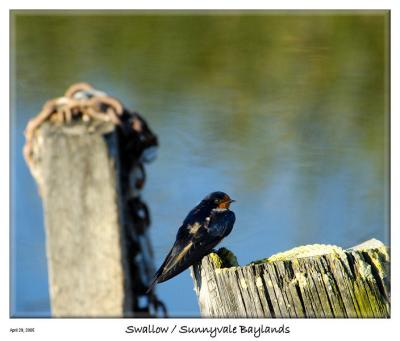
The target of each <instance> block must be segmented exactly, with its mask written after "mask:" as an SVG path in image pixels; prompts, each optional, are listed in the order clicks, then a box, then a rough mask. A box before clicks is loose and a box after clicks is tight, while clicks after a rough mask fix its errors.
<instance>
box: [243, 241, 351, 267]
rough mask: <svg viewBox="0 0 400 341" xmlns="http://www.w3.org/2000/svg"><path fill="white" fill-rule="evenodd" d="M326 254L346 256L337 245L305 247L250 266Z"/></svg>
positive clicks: (278, 254) (258, 261) (255, 262)
mask: <svg viewBox="0 0 400 341" xmlns="http://www.w3.org/2000/svg"><path fill="white" fill-rule="evenodd" d="M325 254H337V255H338V256H341V255H343V254H344V251H343V249H342V248H341V247H339V246H336V245H325V244H312V245H304V246H298V247H295V248H293V249H291V250H288V251H284V252H279V253H276V254H275V255H272V256H270V257H268V258H263V259H260V260H257V261H254V262H251V263H250V264H262V263H272V262H276V261H293V260H295V259H298V258H304V257H315V256H322V255H325Z"/></svg>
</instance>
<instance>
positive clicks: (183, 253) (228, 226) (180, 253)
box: [149, 210, 235, 290]
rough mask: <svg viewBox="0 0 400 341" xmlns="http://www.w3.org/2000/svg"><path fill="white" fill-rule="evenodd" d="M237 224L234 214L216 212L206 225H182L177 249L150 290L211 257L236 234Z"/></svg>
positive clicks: (173, 250) (171, 253)
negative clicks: (226, 240)
mask: <svg viewBox="0 0 400 341" xmlns="http://www.w3.org/2000/svg"><path fill="white" fill-rule="evenodd" d="M234 223H235V214H234V213H233V212H232V211H229V210H224V211H218V210H215V211H213V212H211V215H210V216H209V217H207V218H206V219H204V222H203V223H200V222H194V223H193V224H184V225H182V226H181V227H180V229H179V231H178V234H177V239H176V241H175V244H174V246H173V247H172V249H171V251H170V252H169V253H168V255H167V257H166V258H165V260H164V262H163V264H162V265H161V267H160V269H159V270H158V271H157V273H156V274H155V277H154V279H153V282H152V283H151V286H150V288H149V290H150V289H151V287H152V286H153V285H154V284H155V283H156V282H158V283H161V282H164V281H166V280H168V279H170V278H172V277H175V276H176V275H178V274H180V273H181V272H182V271H184V270H186V269H187V268H188V267H190V266H191V265H193V264H195V263H196V262H198V261H200V260H201V259H202V258H203V257H204V256H205V255H207V254H209V253H210V252H211V251H212V249H213V248H214V247H215V246H216V245H217V244H218V243H219V242H220V241H221V240H222V239H223V238H224V237H226V236H227V235H228V234H229V233H230V232H231V231H232V228H233V224H234Z"/></svg>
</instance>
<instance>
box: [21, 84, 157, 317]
mask: <svg viewBox="0 0 400 341" xmlns="http://www.w3.org/2000/svg"><path fill="white" fill-rule="evenodd" d="M77 88H80V89H81V90H82V94H81V93H79V95H80V96H81V97H82V96H84V95H85V93H84V92H83V91H86V90H87V91H92V93H91V94H90V98H89V99H90V100H91V101H92V102H93V98H94V97H91V96H92V95H93V94H96V93H97V90H94V89H92V88H91V87H90V86H88V87H86V85H84V87H82V85H81V84H78V85H77ZM78 90H79V89H78ZM75 91H76V89H75ZM98 93H100V92H98ZM101 94H102V95H103V94H104V93H101ZM101 98H104V96H103V97H101ZM83 100H85V97H83ZM105 100H107V98H106V99H105ZM57 101H58V102H56V104H57V103H61V104H64V103H68V101H72V103H73V105H74V106H75V107H72V106H71V107H70V108H68V107H67V108H63V110H64V112H65V111H66V110H70V112H69V120H68V121H63V120H62V119H59V120H58V121H55V120H52V116H51V115H53V114H52V110H53V111H54V115H53V116H55V115H57V114H58V113H59V112H60V110H59V109H57V108H56V109H54V108H53V107H51V108H50V109H49V110H47V111H46V110H45V109H46V106H45V109H44V111H43V112H42V113H41V114H40V115H38V117H39V119H40V122H39V121H38V117H36V118H35V119H33V120H32V121H31V122H30V124H29V125H28V131H27V145H26V147H25V151H24V153H25V157H26V159H27V162H28V165H29V167H30V170H31V172H32V174H33V175H34V177H35V179H36V181H37V183H38V187H39V191H40V194H41V197H42V200H43V207H44V215H45V231H46V248H47V260H48V270H49V288H50V299H51V310H52V315H53V316H63V317H65V316H73V317H87V316H96V317H105V316H114V317H122V316H138V315H139V316H149V314H150V307H149V306H150V305H151V303H150V300H149V298H148V297H146V295H145V290H146V288H147V284H148V282H149V280H150V278H151V275H152V274H153V272H154V267H153V259H152V250H151V243H150V240H149V238H148V234H147V231H146V230H147V225H148V216H147V209H146V207H145V205H144V203H142V202H141V201H140V194H139V193H140V192H139V190H138V188H139V189H140V188H141V187H142V186H143V182H144V179H143V178H141V177H143V174H139V175H138V174H136V173H143V166H142V165H141V164H140V162H139V158H140V157H142V155H141V153H140V152H141V150H139V149H140V148H141V147H139V146H138V143H139V142H138V141H139V138H137V136H136V135H135V134H136V133H137V134H139V133H141V130H140V129H141V128H142V126H143V125H141V124H142V123H141V122H139V123H137V122H136V127H135V128H136V129H137V130H138V131H137V132H135V131H132V125H129V126H128V127H127V128H126V129H128V130H129V129H131V130H130V131H129V132H128V133H126V134H125V133H124V132H123V129H125V128H124V126H122V125H119V124H118V122H120V120H122V118H120V119H113V120H110V119H107V117H106V116H104V118H105V119H103V117H102V116H101V115H103V113H102V112H101V110H100V107H99V108H98V109H96V106H94V108H95V109H96V110H98V112H97V113H96V112H94V111H92V112H91V114H92V116H93V117H91V118H88V117H83V115H82V114H84V113H82V112H79V111H80V110H82V111H83V110H87V108H89V106H88V105H87V104H86V102H84V104H82V102H79V97H78V96H77V97H76V98H73V97H72V96H70V97H69V98H66V97H62V98H60V99H58V100H57ZM113 101H114V102H113V103H117V104H116V105H120V104H119V103H118V102H116V100H113ZM51 103H54V100H53V101H52V102H51ZM105 103H106V102H105ZM101 105H103V103H101ZM47 106H48V105H47ZM104 107H105V108H108V107H106V106H102V108H104ZM57 110H58V111H59V112H57ZM72 110H75V111H72ZM64 112H63V113H64ZM71 112H72V113H74V112H75V116H73V117H71V115H72V114H71ZM43 114H46V115H43ZM120 114H122V111H121V112H120ZM41 115H42V116H41ZM124 115H126V122H127V124H131V121H130V120H131V119H134V120H139V118H138V116H135V117H134V115H136V114H131V113H129V112H125V111H124ZM65 116H67V115H65ZM114 116H115V115H114ZM60 117H61V118H63V116H62V115H61V116H60ZM43 118H46V119H43ZM47 118H48V119H47ZM55 118H57V117H55ZM82 118H83V119H82ZM32 122H33V123H32ZM138 127H139V128H138ZM139 130H140V131H139ZM129 134H130V135H129ZM132 136H133V138H132ZM135 138H136V140H135ZM142 140H145V139H142ZM153 142H154V141H153ZM127 146H128V147H127ZM135 148H136V149H135ZM138 150H139V151H138ZM132 151H134V152H132ZM139 168H140V169H141V171H138V169H139ZM136 182H138V185H137V186H136V184H135V183H136ZM136 187H138V188H136ZM144 211H145V212H144ZM141 298H147V300H146V299H145V300H142V299H141Z"/></svg>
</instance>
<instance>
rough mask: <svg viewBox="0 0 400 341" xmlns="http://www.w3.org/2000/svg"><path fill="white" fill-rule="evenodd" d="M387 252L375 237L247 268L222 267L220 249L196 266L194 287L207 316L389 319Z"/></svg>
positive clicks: (388, 266) (193, 272)
mask: <svg viewBox="0 0 400 341" xmlns="http://www.w3.org/2000/svg"><path fill="white" fill-rule="evenodd" d="M300 249H301V248H300ZM388 251H389V250H388V248H387V247H386V246H384V245H383V244H382V243H381V242H379V241H377V240H370V241H367V242H365V243H363V244H361V245H359V246H356V247H353V248H351V249H348V250H342V249H340V248H338V247H331V246H329V247H328V246H324V245H318V246H316V247H315V248H313V250H312V255H306V256H304V257H303V256H302V255H301V253H299V248H296V251H295V253H293V254H294V255H295V256H290V251H289V253H288V255H286V253H284V254H279V255H278V257H275V258H274V257H271V260H270V261H268V260H266V261H263V262H256V263H257V264H255V263H252V264H249V265H247V266H244V267H239V266H231V267H221V264H224V263H227V264H228V265H229V262H226V261H225V260H224V259H220V260H219V261H217V262H216V261H215V260H216V258H218V257H219V254H220V255H222V253H221V252H219V251H218V252H217V254H215V253H213V254H210V255H208V256H206V257H204V258H203V260H202V261H201V262H200V263H198V264H196V265H195V266H193V267H192V276H193V281H194V289H195V292H196V294H197V296H198V300H199V306H200V311H201V315H202V316H204V317H277V318H279V317H283V318H288V317H289V318H371V317H375V318H388V317H390V276H389V275H390V274H389V268H390V263H389V252H388ZM319 252H320V253H321V254H318V253H319ZM224 254H226V250H224ZM221 257H222V256H221ZM285 257H287V259H285Z"/></svg>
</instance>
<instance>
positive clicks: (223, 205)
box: [218, 201, 231, 208]
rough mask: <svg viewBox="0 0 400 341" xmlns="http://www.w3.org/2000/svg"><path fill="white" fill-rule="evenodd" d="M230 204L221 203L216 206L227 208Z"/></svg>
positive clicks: (227, 202)
mask: <svg viewBox="0 0 400 341" xmlns="http://www.w3.org/2000/svg"><path fill="white" fill-rule="evenodd" d="M230 204H231V203H230V202H229V201H225V202H221V203H220V204H219V205H218V208H229V206H230Z"/></svg>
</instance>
